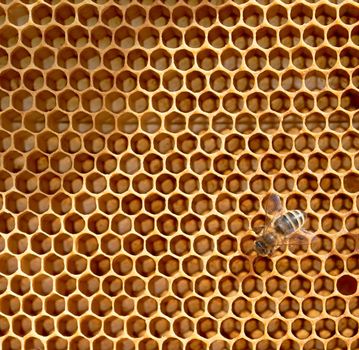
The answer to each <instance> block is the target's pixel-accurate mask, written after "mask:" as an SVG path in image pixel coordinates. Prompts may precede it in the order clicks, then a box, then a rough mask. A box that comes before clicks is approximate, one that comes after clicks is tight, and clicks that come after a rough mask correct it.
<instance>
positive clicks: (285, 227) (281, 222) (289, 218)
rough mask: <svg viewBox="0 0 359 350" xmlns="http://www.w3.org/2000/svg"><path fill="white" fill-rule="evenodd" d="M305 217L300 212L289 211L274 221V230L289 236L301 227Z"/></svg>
mask: <svg viewBox="0 0 359 350" xmlns="http://www.w3.org/2000/svg"><path fill="white" fill-rule="evenodd" d="M305 215H306V214H305V213H304V212H302V211H300V210H293V211H289V212H287V213H285V214H283V215H281V216H280V217H279V218H278V219H276V220H275V221H274V228H275V229H276V230H277V231H279V232H280V233H282V234H283V235H289V234H291V233H293V232H295V231H297V230H298V229H299V228H300V227H302V226H303V224H304V221H305V217H306V216H305Z"/></svg>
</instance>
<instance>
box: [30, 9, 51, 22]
mask: <svg viewBox="0 0 359 350" xmlns="http://www.w3.org/2000/svg"><path fill="white" fill-rule="evenodd" d="M31 18H32V20H33V21H34V22H35V23H36V24H39V25H46V24H48V23H49V22H50V21H51V19H52V8H51V6H47V5H46V4H39V5H36V6H34V7H33V8H32V11H31Z"/></svg>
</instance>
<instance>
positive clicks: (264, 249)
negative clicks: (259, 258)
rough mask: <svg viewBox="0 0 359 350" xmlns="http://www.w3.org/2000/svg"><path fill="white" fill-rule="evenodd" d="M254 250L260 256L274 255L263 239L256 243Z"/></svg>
mask: <svg viewBox="0 0 359 350" xmlns="http://www.w3.org/2000/svg"><path fill="white" fill-rule="evenodd" d="M254 250H255V251H256V252H257V254H259V255H269V254H271V253H272V250H271V249H270V248H269V247H268V246H267V244H266V242H265V241H263V240H261V239H257V240H256V241H255V243H254Z"/></svg>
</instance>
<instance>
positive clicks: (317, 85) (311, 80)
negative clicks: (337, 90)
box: [305, 70, 328, 108]
mask: <svg viewBox="0 0 359 350" xmlns="http://www.w3.org/2000/svg"><path fill="white" fill-rule="evenodd" d="M325 85H326V78H325V75H324V74H323V73H322V72H320V71H316V70H313V71H311V72H309V73H308V74H307V75H306V76H305V86H306V88H307V89H309V90H310V91H318V90H322V89H324V87H325ZM323 102H324V101H323ZM327 103H328V102H327ZM317 104H318V107H319V99H318V98H317ZM319 108H320V107H319Z"/></svg>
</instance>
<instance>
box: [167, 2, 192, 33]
mask: <svg viewBox="0 0 359 350" xmlns="http://www.w3.org/2000/svg"><path fill="white" fill-rule="evenodd" d="M192 20H193V13H192V10H191V8H189V7H187V6H177V7H175V8H174V9H173V10H172V22H173V23H174V24H175V25H176V26H178V27H182V28H184V27H188V26H189V25H190V24H191V22H192Z"/></svg>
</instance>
